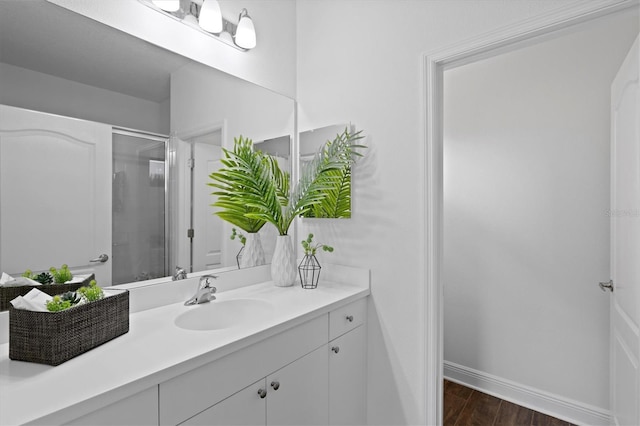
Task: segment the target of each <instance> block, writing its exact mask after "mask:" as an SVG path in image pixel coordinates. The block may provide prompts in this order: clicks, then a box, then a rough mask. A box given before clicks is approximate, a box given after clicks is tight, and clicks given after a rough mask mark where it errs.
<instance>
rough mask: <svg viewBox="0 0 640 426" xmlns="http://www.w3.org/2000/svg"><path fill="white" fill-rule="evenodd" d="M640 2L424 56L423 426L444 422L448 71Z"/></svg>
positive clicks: (609, 5) (578, 4) (513, 29)
mask: <svg viewBox="0 0 640 426" xmlns="http://www.w3.org/2000/svg"><path fill="white" fill-rule="evenodd" d="M639 4H640V0H592V1H589V2H585V1H580V0H576V1H572V2H569V3H566V4H564V5H563V6H561V7H558V8H555V9H553V10H551V11H549V12H547V13H544V14H541V15H539V16H536V17H533V18H530V19H527V20H524V21H521V22H518V23H516V24H513V25H509V26H506V27H503V28H500V29H498V30H495V31H491V32H489V33H486V34H484V35H481V36H479V37H474V38H473V39H469V40H466V41H463V42H460V43H457V44H455V45H453V46H450V47H446V48H443V49H440V50H437V51H434V52H429V53H425V54H424V55H423V81H424V83H423V84H424V86H423V88H424V89H423V113H424V117H426V119H425V121H424V126H425V127H424V128H423V132H424V140H425V143H424V144H421V152H420V158H421V162H422V164H423V165H424V167H421V174H422V176H421V182H422V185H423V188H424V191H423V194H422V195H421V198H422V200H421V202H422V209H423V211H422V213H423V214H422V215H421V216H422V218H423V222H422V230H421V236H420V252H421V253H423V254H424V258H425V259H426V261H425V262H424V265H423V269H422V270H421V271H420V274H421V280H422V281H423V282H424V283H425V291H424V294H423V296H424V300H423V309H422V312H423V315H424V318H423V323H424V332H425V336H426V337H425V347H424V354H425V356H424V371H425V376H426V377H425V380H424V381H423V384H422V386H423V394H424V395H425V397H426V401H425V404H424V411H423V412H422V413H420V415H421V417H422V418H423V419H424V422H422V423H423V424H428V425H436V424H442V419H443V418H442V414H443V408H442V404H443V397H442V392H443V389H442V380H443V361H444V359H443V346H444V343H443V321H444V319H443V283H442V269H443V261H444V252H443V244H444V240H443V231H442V230H443V219H444V217H443V215H444V213H443V193H444V190H443V133H442V131H443V130H442V128H443V124H442V123H443V119H444V111H443V90H444V89H443V73H444V71H445V70H447V69H451V68H456V67H459V66H462V65H465V64H469V63H472V62H476V61H478V60H482V59H486V58H489V57H493V56H496V55H499V54H501V53H505V52H508V51H512V50H516V49H519V48H522V47H525V46H527V45H531V44H534V43H538V42H540V41H541V40H543V39H544V38H551V37H556V36H557V35H558V34H559V32H560V31H562V30H568V29H569V28H570V27H573V26H574V25H576V24H580V23H583V22H588V21H592V20H594V19H597V18H600V17H603V16H606V15H609V14H612V13H615V12H618V11H621V10H624V9H628V8H632V7H637V6H638V5H639Z"/></svg>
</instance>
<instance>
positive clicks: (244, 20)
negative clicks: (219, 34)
mask: <svg viewBox="0 0 640 426" xmlns="http://www.w3.org/2000/svg"><path fill="white" fill-rule="evenodd" d="M235 42H236V44H237V45H238V46H240V47H242V48H244V49H253V48H254V47H256V29H255V27H254V26H253V21H252V20H251V17H250V16H249V13H248V12H247V9H242V12H240V22H238V28H236V36H235Z"/></svg>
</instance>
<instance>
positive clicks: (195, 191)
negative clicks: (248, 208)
mask: <svg viewBox="0 0 640 426" xmlns="http://www.w3.org/2000/svg"><path fill="white" fill-rule="evenodd" d="M221 141H222V131H221V129H218V130H214V131H212V132H209V133H206V134H204V135H201V136H198V137H196V138H192V139H190V142H191V147H192V158H193V169H192V170H191V175H192V186H191V216H192V222H191V229H193V234H192V235H193V238H192V241H191V256H190V257H191V268H192V270H193V271H203V270H208V269H214V268H219V267H220V266H222V244H223V241H222V238H223V236H222V221H221V220H220V219H219V218H218V217H217V216H216V215H214V214H213V212H214V209H213V207H211V204H213V203H214V202H215V197H214V196H213V195H211V192H212V190H213V188H211V187H210V186H208V185H207V182H208V176H209V175H210V174H211V173H213V172H215V171H217V170H218V169H219V168H220V154H221V149H220V144H221ZM196 171H197V172H196Z"/></svg>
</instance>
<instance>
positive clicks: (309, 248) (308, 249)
mask: <svg viewBox="0 0 640 426" xmlns="http://www.w3.org/2000/svg"><path fill="white" fill-rule="evenodd" d="M302 248H303V249H304V254H306V255H308V256H312V255H315V254H316V251H317V250H318V249H319V248H322V250H323V251H328V252H329V253H333V247H331V246H328V245H326V244H320V243H316V244H314V243H313V234H309V236H308V237H307V239H306V240H302Z"/></svg>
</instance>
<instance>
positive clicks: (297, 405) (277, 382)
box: [266, 346, 329, 426]
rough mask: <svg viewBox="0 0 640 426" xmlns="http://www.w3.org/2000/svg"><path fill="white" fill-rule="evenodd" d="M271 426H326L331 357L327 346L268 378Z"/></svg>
mask: <svg viewBox="0 0 640 426" xmlns="http://www.w3.org/2000/svg"><path fill="white" fill-rule="evenodd" d="M267 387H268V392H269V395H268V396H267V398H266V399H267V425H300V426H302V425H326V424H327V423H328V420H329V401H328V396H329V356H328V354H327V351H326V348H325V347H324V346H323V347H321V348H319V349H316V350H315V351H313V352H311V353H310V354H308V355H305V356H304V357H302V358H300V359H299V360H297V361H295V362H293V363H291V364H289V365H287V366H286V367H284V368H282V369H280V370H278V371H276V372H275V373H273V374H271V375H269V376H268V377H267Z"/></svg>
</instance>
